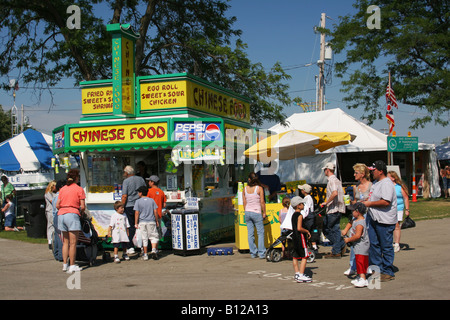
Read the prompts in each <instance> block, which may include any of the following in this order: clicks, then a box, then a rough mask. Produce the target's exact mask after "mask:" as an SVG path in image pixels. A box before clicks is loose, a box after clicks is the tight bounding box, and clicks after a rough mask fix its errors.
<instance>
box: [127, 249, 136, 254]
mask: <svg viewBox="0 0 450 320" xmlns="http://www.w3.org/2000/svg"><path fill="white" fill-rule="evenodd" d="M127 254H135V252H134V248H130V249H127Z"/></svg>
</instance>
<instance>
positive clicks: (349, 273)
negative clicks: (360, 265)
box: [344, 268, 356, 276]
mask: <svg viewBox="0 0 450 320" xmlns="http://www.w3.org/2000/svg"><path fill="white" fill-rule="evenodd" d="M344 274H345V275H346V276H353V275H355V274H356V270H353V269H352V268H348V269H347V270H345V271H344Z"/></svg>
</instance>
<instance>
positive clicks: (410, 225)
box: [401, 216, 416, 229]
mask: <svg viewBox="0 0 450 320" xmlns="http://www.w3.org/2000/svg"><path fill="white" fill-rule="evenodd" d="M415 226H416V223H415V222H414V220H413V219H411V217H410V216H406V218H405V221H403V223H402V226H401V229H408V228H414V227H415Z"/></svg>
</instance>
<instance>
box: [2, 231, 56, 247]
mask: <svg viewBox="0 0 450 320" xmlns="http://www.w3.org/2000/svg"><path fill="white" fill-rule="evenodd" d="M0 238H2V239H8V240H17V241H25V242H29V243H39V244H46V243H48V241H47V238H29V237H28V235H27V232H26V231H18V232H17V231H4V230H2V231H1V232H0Z"/></svg>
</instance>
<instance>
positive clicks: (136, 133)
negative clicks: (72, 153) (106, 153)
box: [69, 122, 168, 146]
mask: <svg viewBox="0 0 450 320" xmlns="http://www.w3.org/2000/svg"><path fill="white" fill-rule="evenodd" d="M69 134H70V146H92V145H118V144H131V143H133V144H135V143H149V142H164V141H168V132H167V122H158V123H139V124H126V125H106V126H98V125H97V126H95V127H74V128H70V130H69Z"/></svg>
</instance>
